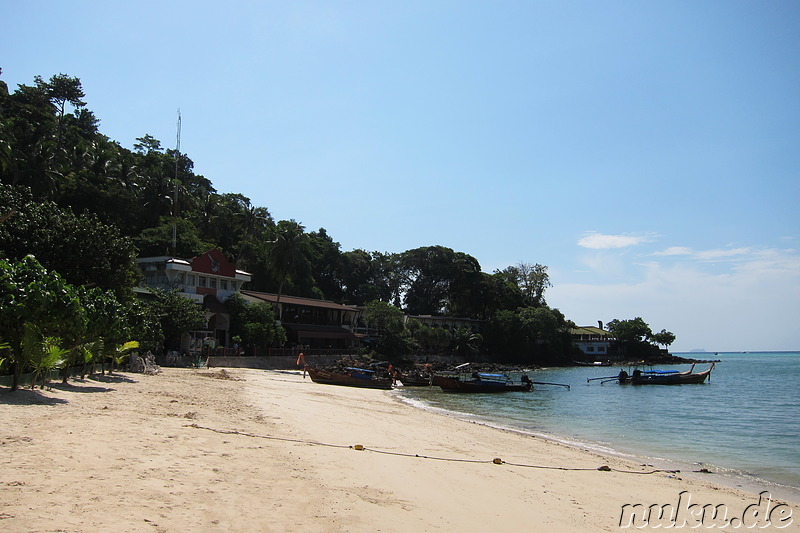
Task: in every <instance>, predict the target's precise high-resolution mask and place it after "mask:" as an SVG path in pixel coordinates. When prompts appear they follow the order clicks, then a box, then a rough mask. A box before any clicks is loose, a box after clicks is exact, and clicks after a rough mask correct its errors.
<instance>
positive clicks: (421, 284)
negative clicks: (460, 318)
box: [400, 246, 480, 315]
mask: <svg viewBox="0 0 800 533" xmlns="http://www.w3.org/2000/svg"><path fill="white" fill-rule="evenodd" d="M400 268H401V272H402V274H401V275H402V277H403V280H404V285H405V291H404V292H405V308H406V311H407V312H408V313H409V314H412V315H443V314H449V312H450V311H451V310H452V311H454V312H457V310H459V309H461V308H465V307H466V308H470V305H469V304H468V303H467V302H466V299H467V296H465V295H467V294H469V293H470V291H471V290H472V289H473V288H474V287H475V285H476V281H478V280H479V278H478V274H479V273H480V264H479V263H478V261H477V260H476V259H475V258H474V257H472V256H470V255H468V254H465V253H462V252H455V251H453V250H452V249H450V248H446V247H444V246H427V247H423V248H415V249H413V250H408V251H406V252H404V253H403V254H402V256H401V259H400ZM469 314H472V313H469Z"/></svg>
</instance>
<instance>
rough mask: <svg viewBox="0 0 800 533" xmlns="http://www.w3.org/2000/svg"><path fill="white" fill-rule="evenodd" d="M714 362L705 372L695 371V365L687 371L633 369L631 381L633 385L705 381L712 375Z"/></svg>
mask: <svg viewBox="0 0 800 533" xmlns="http://www.w3.org/2000/svg"><path fill="white" fill-rule="evenodd" d="M713 368H714V363H711V366H710V367H708V370H704V371H703V372H694V365H692V368H690V369H689V370H687V371H686V372H658V371H654V372H643V371H640V370H639V369H636V370H634V371H633V373H632V374H631V376H630V382H631V383H632V384H633V385H684V384H690V383H704V382H705V381H706V379H708V378H709V377H710V376H711V370H712V369H713Z"/></svg>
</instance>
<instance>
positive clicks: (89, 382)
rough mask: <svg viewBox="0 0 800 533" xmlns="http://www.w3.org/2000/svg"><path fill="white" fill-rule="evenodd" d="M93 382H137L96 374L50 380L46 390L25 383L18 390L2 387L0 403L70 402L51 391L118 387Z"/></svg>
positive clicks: (110, 389) (48, 403)
mask: <svg viewBox="0 0 800 533" xmlns="http://www.w3.org/2000/svg"><path fill="white" fill-rule="evenodd" d="M93 383H136V380H135V379H131V378H129V377H127V376H123V375H120V374H111V375H102V374H94V375H92V376H89V377H87V378H86V379H80V378H73V379H70V380H69V381H68V382H67V383H61V382H60V381H50V383H48V384H47V386H46V387H45V389H44V390H42V389H40V388H35V389H33V390H31V389H30V384H25V385H24V386H22V387H20V388H19V389H17V390H16V391H12V390H11V389H9V388H5V387H0V404H6V405H58V404H65V403H69V400H67V399H65V398H57V397H52V396H50V395H48V394H47V393H48V392H50V391H62V392H80V393H97V392H113V391H115V390H116V389H114V388H111V387H102V386H99V385H93Z"/></svg>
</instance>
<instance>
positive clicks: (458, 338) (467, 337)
mask: <svg viewBox="0 0 800 533" xmlns="http://www.w3.org/2000/svg"><path fill="white" fill-rule="evenodd" d="M482 340H483V338H482V337H481V336H480V334H478V333H473V332H472V330H471V329H469V328H465V327H460V328H456V330H455V331H453V352H454V353H455V354H456V355H463V356H470V355H475V354H476V353H478V346H479V345H480V343H481V341H482Z"/></svg>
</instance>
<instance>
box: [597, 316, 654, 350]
mask: <svg viewBox="0 0 800 533" xmlns="http://www.w3.org/2000/svg"><path fill="white" fill-rule="evenodd" d="M606 328H607V329H608V331H609V332H610V333H611V334H612V335H613V336H614V338H616V339H617V340H618V341H619V342H621V343H624V344H636V343H640V342H644V340H645V339H647V338H648V337H650V336H651V335H652V334H653V332H652V331H651V330H650V326H648V325H647V323H646V322H645V321H644V320H642V318H641V317H638V316H637V317H636V318H634V319H631V320H618V319H616V318H615V319H614V320H612V321H610V322H608V324H606Z"/></svg>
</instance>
